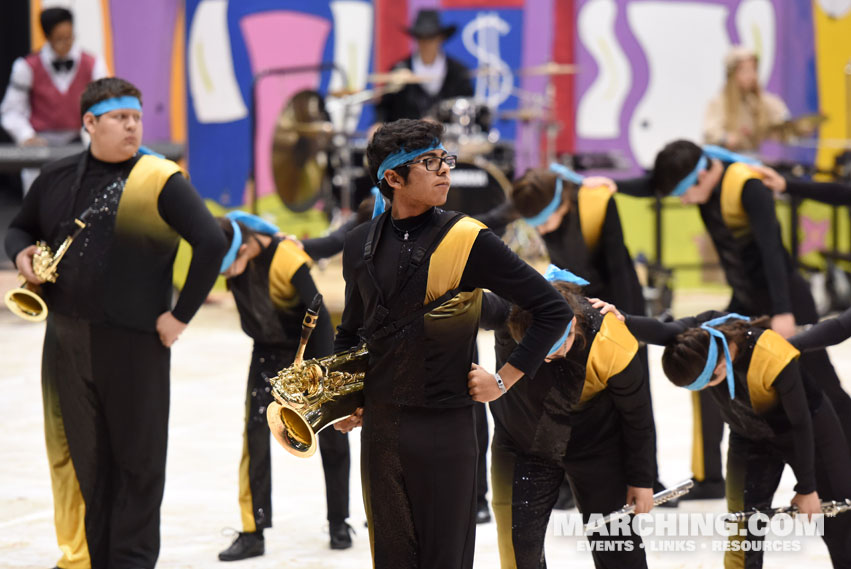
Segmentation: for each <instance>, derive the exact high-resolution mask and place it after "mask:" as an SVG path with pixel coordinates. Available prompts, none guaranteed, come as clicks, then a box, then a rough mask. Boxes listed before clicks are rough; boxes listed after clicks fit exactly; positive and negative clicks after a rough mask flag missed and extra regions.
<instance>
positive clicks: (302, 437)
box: [266, 294, 369, 458]
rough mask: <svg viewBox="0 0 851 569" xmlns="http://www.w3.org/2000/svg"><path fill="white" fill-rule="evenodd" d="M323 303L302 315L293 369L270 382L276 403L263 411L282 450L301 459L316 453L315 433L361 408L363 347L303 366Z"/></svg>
mask: <svg viewBox="0 0 851 569" xmlns="http://www.w3.org/2000/svg"><path fill="white" fill-rule="evenodd" d="M321 304H322V296H321V295H318V294H317V295H316V298H314V300H313V302H312V303H311V307H310V308H308V309H307V314H305V317H304V323H303V324H302V335H301V342H300V345H299V350H298V353H297V355H296V358H295V361H294V362H293V364H292V365H291V366H290V367H288V368H285V369H282V370H281V371H279V372H278V374H277V375H276V376H275V377H273V378H271V379H270V380H269V383H271V385H272V396H273V397H274V398H275V401H273V402H272V403H271V404H270V405H269V406H268V407H267V408H266V421H267V422H268V423H269V430H270V431H271V432H272V436H274V437H275V440H276V441H278V443H280V445H281V446H282V447H284V448H285V449H287V451H289V452H290V453H292V454H294V455H295V456H298V457H302V458H307V457H309V456H312V455H313V454H314V453H315V452H316V446H317V443H318V440H317V435H318V434H319V431H321V430H322V429H324V428H325V427H327V426H329V425H332V424H334V423H336V422H337V421H340V420H341V419H345V418H346V417H348V416H349V415H351V414H352V413H354V412H355V410H356V409H357V408H358V407H362V406H363V379H364V376H365V375H366V369H367V364H368V361H369V352H368V351H367V349H366V345H361V346H359V347H356V348H352V349H350V350H346V351H345V352H340V353H339V354H332V355H330V356H325V357H322V358H315V359H311V360H307V361H305V362H302V361H301V358H302V355H303V354H304V346H305V345H306V344H307V340H308V338H309V337H310V333H311V332H312V331H313V328H314V327H315V326H316V319H317V316H318V314H319V307H320V306H321Z"/></svg>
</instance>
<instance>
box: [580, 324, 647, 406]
mask: <svg viewBox="0 0 851 569" xmlns="http://www.w3.org/2000/svg"><path fill="white" fill-rule="evenodd" d="M636 353H638V340H636V339H635V337H634V336H633V335H632V334H631V333H630V331H629V329H627V327H626V324H624V323H623V322H621V321H620V320H618V319H617V317H616V316H615V315H614V314H611V313H610V314H606V315H605V316H604V317H603V323H602V324H601V325H600V331H599V332H597V335H596V336H594V341H593V342H592V343H591V350H590V351H589V352H588V361H587V363H586V364H585V386H584V387H583V388H582V395H581V396H580V397H579V404H580V405H582V404H584V403H586V402H587V401H589V400H590V399H592V398H593V397H594V396H595V395H597V394H598V393H600V392H601V391H602V390H604V389H606V386H607V385H608V383H609V379H610V378H611V377H613V376H615V375H617V374H619V373H620V372H622V371H623V370H624V369H626V366H628V365H629V363H630V362H631V361H632V359H633V358H634V357H635V354H636Z"/></svg>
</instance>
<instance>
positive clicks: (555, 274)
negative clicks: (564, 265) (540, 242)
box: [544, 263, 590, 356]
mask: <svg viewBox="0 0 851 569" xmlns="http://www.w3.org/2000/svg"><path fill="white" fill-rule="evenodd" d="M544 278H545V279H547V280H548V281H549V282H553V281H564V282H566V283H572V284H576V285H579V286H585V285H588V284H590V283H589V282H588V281H586V280H585V279H583V278H582V277H580V276H578V275H575V274H573V273H571V272H570V271H568V270H567V269H559V268H558V267H556V266H555V265H553V264H552V263H550V266H549V267H547V270H546V272H545V273H544ZM571 328H573V320H572V319H571V321H570V322H568V324H567V328H565V329H564V334H562V335H561V338H559V339H558V340H557V341H556V343H555V344H553V347H552V348H550V351H549V352H547V356H551V355H553V354H554V353H556V352H557V351H559V348H561V345H562V344H564V342H565V341H566V340H567V337H568V336H569V335H570V329H571Z"/></svg>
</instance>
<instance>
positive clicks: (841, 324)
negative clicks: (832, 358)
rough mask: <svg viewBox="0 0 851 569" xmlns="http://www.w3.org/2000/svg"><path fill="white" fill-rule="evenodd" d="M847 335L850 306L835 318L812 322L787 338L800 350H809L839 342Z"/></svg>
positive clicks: (850, 329)
mask: <svg viewBox="0 0 851 569" xmlns="http://www.w3.org/2000/svg"><path fill="white" fill-rule="evenodd" d="M849 337H851V308H849V309H847V310H846V311H845V312H843V313H842V314H840V315H839V316H837V317H835V318H828V319H826V320H822V321H821V322H819V323H818V324H813V325H812V326H810V328H809V330H805V331H804V332H801V333H800V334H796V335H794V336H792V337H791V338H789V343H790V344H792V345H793V346H795V347H796V348H798V349H799V350H801V351H802V352H810V351H813V350H820V349H822V348H826V347H828V346H835V345H836V344H841V343H842V342H844V341H845V340H847V339H848V338H849Z"/></svg>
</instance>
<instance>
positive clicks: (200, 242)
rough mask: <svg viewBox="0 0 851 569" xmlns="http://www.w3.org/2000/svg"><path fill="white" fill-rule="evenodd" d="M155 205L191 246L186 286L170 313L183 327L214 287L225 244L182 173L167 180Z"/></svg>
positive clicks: (223, 238) (220, 232)
mask: <svg viewBox="0 0 851 569" xmlns="http://www.w3.org/2000/svg"><path fill="white" fill-rule="evenodd" d="M157 206H158V208H159V213H160V215H161V216H162V218H163V219H164V220H165V222H166V223H168V224H169V225H170V226H171V227H172V228H173V229H174V230H175V231H177V233H178V234H179V235H180V236H181V237H183V238H184V239H185V240H186V241H187V243H189V244H190V245H191V246H192V262H191V264H190V265H189V273H188V275H187V277H186V284H184V285H183V289H182V290H181V291H180V296H179V297H178V299H177V303H176V304H175V306H174V309H172V311H171V313H172V315H173V316H174V317H175V318H176V319H177V320H179V321H180V322H182V323H184V324H186V323H188V322H189V321H190V320H191V319H192V317H193V316H194V315H195V313H196V312H197V311H198V309H199V308H200V307H201V304H202V303H203V302H204V299H206V298H207V294H209V292H210V289H211V288H213V284H215V282H216V277H218V275H219V268H220V265H221V262H222V257H224V255H225V251H226V250H227V243H226V241H225V236H224V234H223V233H222V229H221V227H220V226H219V224H218V223H217V222H216V220H215V218H214V217H213V216H212V215H211V214H210V212H209V211H208V210H207V206H206V205H204V201H203V200H202V199H201V196H199V195H198V192H196V191H195V188H193V187H192V185H191V184H190V183H189V181H188V180H187V179H186V178H184V177H183V176H182V175H181V174H174V175H173V176H171V177H170V178H169V179H168V181H167V182H166V184H165V186H164V187H163V189H162V192H160V197H159V201H158V202H157Z"/></svg>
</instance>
